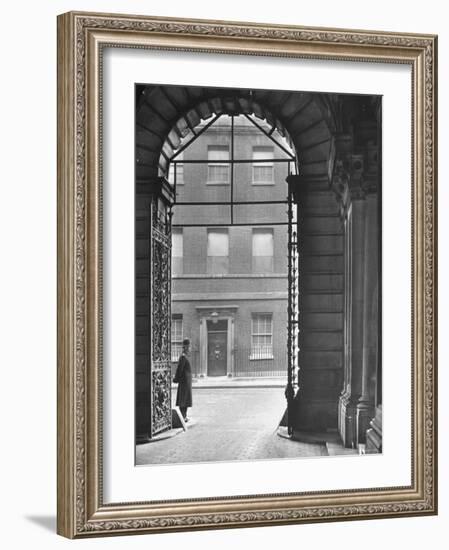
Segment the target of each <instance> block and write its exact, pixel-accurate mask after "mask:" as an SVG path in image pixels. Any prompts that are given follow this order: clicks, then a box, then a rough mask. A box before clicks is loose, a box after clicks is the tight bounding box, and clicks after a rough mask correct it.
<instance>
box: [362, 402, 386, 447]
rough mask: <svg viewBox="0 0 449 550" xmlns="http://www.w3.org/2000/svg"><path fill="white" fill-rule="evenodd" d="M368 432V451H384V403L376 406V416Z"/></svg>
mask: <svg viewBox="0 0 449 550" xmlns="http://www.w3.org/2000/svg"><path fill="white" fill-rule="evenodd" d="M370 426H371V427H370V428H369V429H368V430H367V432H366V453H381V452H382V405H379V406H378V407H376V413H375V416H374V418H373V419H372V420H371V422H370Z"/></svg>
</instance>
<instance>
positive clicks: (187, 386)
mask: <svg viewBox="0 0 449 550" xmlns="http://www.w3.org/2000/svg"><path fill="white" fill-rule="evenodd" d="M173 382H177V383H178V384H179V385H178V393H177V394H176V405H177V406H178V407H191V406H192V369H191V367H190V362H189V360H188V359H187V357H186V355H185V354H184V353H183V354H182V355H181V356H180V358H179V361H178V366H177V368H176V374H175V377H174V378H173Z"/></svg>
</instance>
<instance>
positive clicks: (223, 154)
mask: <svg viewBox="0 0 449 550" xmlns="http://www.w3.org/2000/svg"><path fill="white" fill-rule="evenodd" d="M207 158H208V160H209V162H212V163H213V162H214V161H218V162H220V161H224V160H229V147H228V146H227V145H209V147H208V148H207Z"/></svg>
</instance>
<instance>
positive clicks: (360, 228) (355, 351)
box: [339, 188, 366, 448]
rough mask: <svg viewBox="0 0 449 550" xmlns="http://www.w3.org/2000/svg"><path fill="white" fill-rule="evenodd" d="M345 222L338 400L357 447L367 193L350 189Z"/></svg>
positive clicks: (348, 437)
mask: <svg viewBox="0 0 449 550" xmlns="http://www.w3.org/2000/svg"><path fill="white" fill-rule="evenodd" d="M350 201H351V202H350V205H349V208H348V215H347V221H346V231H347V233H348V234H347V237H348V238H347V239H346V245H347V251H346V266H345V267H346V285H345V287H346V288H345V291H346V292H345V343H346V346H345V347H346V350H345V357H344V367H345V368H344V383H343V392H342V394H341V396H340V403H339V412H340V414H339V420H340V422H339V428H340V435H341V437H342V440H343V442H344V445H345V447H352V448H355V447H356V446H357V440H358V438H357V404H358V402H359V399H360V396H361V394H362V387H363V384H362V381H363V341H364V322H363V321H364V319H363V314H364V295H365V288H364V286H365V211H366V201H365V195H364V193H363V191H362V190H361V188H359V189H357V188H353V189H352V190H351V197H350Z"/></svg>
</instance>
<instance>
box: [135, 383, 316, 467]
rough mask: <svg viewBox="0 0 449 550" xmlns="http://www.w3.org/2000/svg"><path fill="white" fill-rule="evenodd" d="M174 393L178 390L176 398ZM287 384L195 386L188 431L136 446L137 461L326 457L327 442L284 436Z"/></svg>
mask: <svg viewBox="0 0 449 550" xmlns="http://www.w3.org/2000/svg"><path fill="white" fill-rule="evenodd" d="M175 395H176V392H174V396H173V397H174V398H175ZM284 409H285V397H284V388H260V387H259V388H257V387H256V388H238V387H234V388H194V389H193V408H191V409H189V410H188V413H187V414H188V416H189V418H190V419H191V422H190V423H188V424H187V426H188V430H187V431H186V432H182V433H180V434H178V435H176V436H175V437H171V438H168V439H163V440H160V441H154V442H150V443H146V444H143V445H138V446H137V451H136V463H137V464H167V463H172V464H173V463H177V464H179V463H186V462H210V461H231V460H254V459H274V458H298V457H310V456H320V455H327V452H326V447H325V445H320V444H310V443H300V442H297V441H290V440H288V439H284V438H281V437H279V436H278V435H277V433H276V432H277V427H278V423H279V421H280V418H281V416H282V414H283V411H284Z"/></svg>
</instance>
